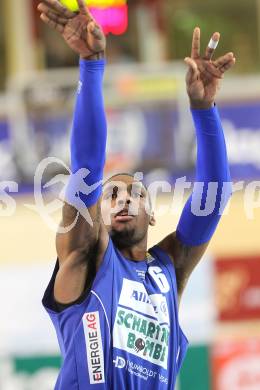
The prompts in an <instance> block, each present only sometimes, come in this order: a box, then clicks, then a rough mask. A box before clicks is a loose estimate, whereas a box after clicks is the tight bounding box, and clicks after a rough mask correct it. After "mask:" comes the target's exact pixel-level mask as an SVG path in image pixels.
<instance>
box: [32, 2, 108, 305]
mask: <svg viewBox="0 0 260 390" xmlns="http://www.w3.org/2000/svg"><path fill="white" fill-rule="evenodd" d="M77 1H78V5H79V12H78V13H73V12H71V11H69V10H68V9H67V8H65V7H64V6H62V5H61V4H60V2H59V1H57V0H44V3H40V4H39V6H38V9H39V11H40V12H41V19H42V20H43V21H44V22H45V23H46V24H48V25H49V26H50V27H53V28H54V29H56V30H57V31H58V32H59V33H60V34H61V35H62V36H63V38H64V40H65V42H66V43H67V44H68V46H69V47H70V48H71V49H73V50H74V51H75V52H76V53H78V54H79V55H80V81H79V88H78V92H77V98H76V106H75V113H74V120H73V128H72V133H71V144H70V145H71V148H70V149H71V170H72V173H73V175H72V176H71V178H70V181H69V185H68V188H67V193H66V195H67V198H66V199H67V202H66V203H65V205H64V207H63V218H62V222H61V227H66V228H67V227H68V226H70V225H71V226H73V225H74V227H73V228H71V229H67V230H68V231H67V232H66V233H60V232H58V233H57V239H56V246H57V254H58V258H59V271H58V274H57V276H56V280H55V287H54V297H55V300H56V301H57V302H60V303H64V304H69V303H72V302H75V301H76V300H78V298H80V297H81V296H82V294H83V293H84V291H85V289H86V283H88V282H91V278H92V279H93V276H94V275H95V272H96V266H97V264H96V260H98V255H100V256H101V257H102V253H104V251H105V249H106V246H107V243H108V234H107V232H106V229H105V228H104V226H103V224H102V222H101V213H100V197H101V192H102V185H101V182H102V178H103V169H104V164H105V150H106V133H107V127H106V118H105V110H104V102H103V93H102V82H103V73H104V67H105V60H104V52H105V46H106V40H105V36H104V34H103V32H102V30H101V28H100V27H99V25H98V24H97V23H96V22H95V20H94V19H93V17H92V16H91V14H90V13H89V11H88V9H87V7H86V6H85V4H84V1H83V0H77ZM96 183H98V184H96ZM75 221H77V222H76V223H74V222H75ZM93 252H95V259H93V262H92V263H91V261H90V260H91V257H92V253H93Z"/></svg>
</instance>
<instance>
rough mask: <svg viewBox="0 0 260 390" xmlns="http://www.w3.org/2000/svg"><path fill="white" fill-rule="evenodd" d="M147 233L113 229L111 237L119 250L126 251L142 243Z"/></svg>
mask: <svg viewBox="0 0 260 390" xmlns="http://www.w3.org/2000/svg"><path fill="white" fill-rule="evenodd" d="M146 233H147V232H145V231H142V232H140V231H138V230H137V229H136V228H129V229H123V230H121V231H118V230H113V229H112V230H111V231H110V237H111V239H112V241H113V243H114V245H115V246H116V247H117V248H118V249H125V248H130V247H132V246H133V245H136V244H138V243H139V242H140V241H142V240H143V239H144V237H145V236H146Z"/></svg>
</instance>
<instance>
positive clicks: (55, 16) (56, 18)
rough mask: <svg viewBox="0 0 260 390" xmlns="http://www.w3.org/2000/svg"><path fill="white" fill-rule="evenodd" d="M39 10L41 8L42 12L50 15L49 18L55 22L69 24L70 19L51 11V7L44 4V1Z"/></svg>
mask: <svg viewBox="0 0 260 390" xmlns="http://www.w3.org/2000/svg"><path fill="white" fill-rule="evenodd" d="M38 10H39V11H40V12H41V13H42V14H45V15H46V16H48V18H50V19H51V20H53V21H54V22H57V23H60V24H63V25H64V26H65V24H67V23H68V21H69V19H68V18H65V17H61V16H59V15H58V14H56V13H55V12H53V11H51V10H50V8H49V7H48V6H47V5H45V4H43V3H41V4H39V6H38Z"/></svg>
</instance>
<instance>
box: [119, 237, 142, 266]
mask: <svg viewBox="0 0 260 390" xmlns="http://www.w3.org/2000/svg"><path fill="white" fill-rule="evenodd" d="M118 249H119V251H120V253H121V254H122V255H123V256H124V257H125V258H127V259H129V260H135V261H142V260H144V259H145V258H146V253H147V237H145V238H144V239H143V240H142V241H140V242H138V243H137V244H134V245H131V246H130V247H125V246H124V247H122V246H121V247H118Z"/></svg>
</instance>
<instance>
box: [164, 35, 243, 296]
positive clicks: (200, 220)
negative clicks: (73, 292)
mask: <svg viewBox="0 0 260 390" xmlns="http://www.w3.org/2000/svg"><path fill="white" fill-rule="evenodd" d="M219 38H220V35H219V33H214V34H213V36H212V38H211V41H210V43H209V45H208V47H207V49H206V53H205V55H204V57H201V56H200V29H199V28H196V29H195V30H194V33H193V42H192V53H191V57H189V58H185V62H186V64H187V65H188V72H187V76H186V84H187V93H188V96H189V99H190V106H191V113H192V117H193V122H194V126H195V130H196V137H197V166H196V182H197V183H204V187H203V189H202V188H201V185H198V184H196V185H195V186H194V189H193V193H192V195H191V197H190V198H189V200H188V201H187V203H186V205H185V207H184V210H183V212H182V215H181V218H180V221H179V223H178V226H177V231H176V232H174V233H172V234H170V235H169V236H167V237H166V238H165V239H164V240H163V241H161V242H160V243H159V246H160V247H161V248H162V249H164V250H165V251H167V252H168V254H169V255H170V256H171V258H172V260H173V262H174V266H175V270H176V277H177V283H178V293H179V298H180V297H181V295H182V293H183V290H184V288H185V286H186V284H187V281H188V279H189V276H190V274H191V272H192V271H193V269H194V268H195V266H196V265H197V263H198V262H199V260H200V259H201V257H202V255H203V254H204V252H205V250H206V248H207V246H208V244H209V242H210V239H211V237H212V236H213V234H214V232H215V229H216V227H217V225H218V222H219V220H220V217H221V214H222V212H223V209H224V207H225V205H226V203H227V201H228V199H229V197H230V195H231V191H232V188H231V179H230V172H229V166H228V159H227V152H226V145H225V138H224V134H223V129H222V126H221V121H220V118H219V115H218V111H217V108H216V107H215V106H214V101H215V96H216V92H217V89H218V87H219V81H220V79H221V78H223V76H224V73H225V72H226V71H227V70H228V69H230V68H231V67H232V66H233V65H234V64H235V58H234V55H233V53H228V54H226V55H224V56H222V57H220V58H218V59H217V60H216V61H212V60H211V59H212V55H213V53H214V49H215V48H216V46H217V42H218V41H219ZM209 183H214V184H211V185H209ZM206 204H207V205H209V204H212V205H213V207H211V208H210V207H209V209H208V210H209V211H208V213H207V212H206V213H203V212H201V210H203V208H204V207H205V205H206ZM206 210H207V209H206Z"/></svg>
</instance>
